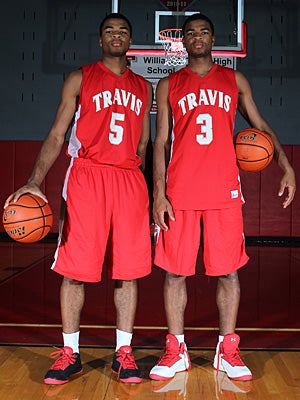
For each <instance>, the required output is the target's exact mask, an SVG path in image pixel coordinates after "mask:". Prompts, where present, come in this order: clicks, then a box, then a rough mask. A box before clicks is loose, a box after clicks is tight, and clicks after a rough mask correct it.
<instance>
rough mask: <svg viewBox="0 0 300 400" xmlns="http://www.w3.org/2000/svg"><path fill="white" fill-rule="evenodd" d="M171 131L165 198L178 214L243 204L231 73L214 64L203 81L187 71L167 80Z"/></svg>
mask: <svg viewBox="0 0 300 400" xmlns="http://www.w3.org/2000/svg"><path fill="white" fill-rule="evenodd" d="M169 79H170V81H169V102H170V105H171V108H172V112H173V118H174V123H173V124H174V129H173V143H172V158H171V161H170V164H169V167H168V171H167V176H168V180H167V195H168V198H169V199H170V201H171V203H172V205H173V207H174V208H176V209H181V210H207V209H216V208H227V207H234V206H236V205H237V204H241V202H242V200H241V189H240V181H239V174H238V168H237V165H236V157H235V151H234V146H233V140H232V133H233V128H234V118H235V113H236V108H237V100H238V90H237V85H236V81H235V76H234V71H233V70H232V69H229V68H224V67H221V66H219V65H217V64H215V65H214V66H213V67H212V69H211V70H210V71H209V72H208V74H207V75H206V76H205V77H200V76H199V75H197V74H196V73H194V72H193V71H191V70H190V69H189V68H188V67H186V68H183V69H181V70H180V71H178V72H175V73H174V74H172V75H170V78H169Z"/></svg>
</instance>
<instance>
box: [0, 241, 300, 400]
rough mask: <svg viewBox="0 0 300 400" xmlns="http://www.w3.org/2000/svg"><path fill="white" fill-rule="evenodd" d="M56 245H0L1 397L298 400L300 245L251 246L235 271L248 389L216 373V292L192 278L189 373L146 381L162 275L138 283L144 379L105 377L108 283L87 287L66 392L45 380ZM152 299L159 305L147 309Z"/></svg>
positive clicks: (55, 311) (160, 336)
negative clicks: (246, 262)
mask: <svg viewBox="0 0 300 400" xmlns="http://www.w3.org/2000/svg"><path fill="white" fill-rule="evenodd" d="M55 247H56V244H55V243H51V242H44V243H37V244H33V245H21V244H16V243H13V242H10V241H2V242H0V260H1V261H0V289H1V290H0V400H17V399H22V400H42V399H48V398H51V399H61V400H123V399H132V400H145V399H167V400H171V399H174V400H175V399H176V400H196V399H197V400H198V399H205V400H210V399H217V400H221V399H222V400H223V399H230V400H234V399H255V400H267V399H271V400H273V399H274V400H275V399H276V400H277V399H278V400H289V399H290V400H295V399H299V400H300V352H299V349H300V346H299V342H300V339H299V337H300V329H299V314H298V313H297V310H298V309H299V304H300V303H299V301H298V300H299V299H300V296H299V289H297V288H299V285H300V273H299V265H300V249H299V248H292V249H291V248H283V247H282V248H280V247H277V248H273V249H270V248H255V247H252V248H249V249H248V252H250V253H251V254H250V256H251V259H252V261H251V262H252V263H253V265H252V269H251V265H250V269H249V270H248V272H247V269H245V272H242V271H241V272H242V273H241V275H240V276H241V285H242V292H244V296H245V297H244V298H243V299H242V301H241V309H240V318H239V324H238V325H239V327H240V328H239V329H240V332H239V334H240V336H241V338H242V341H241V349H242V351H241V355H242V358H243V359H244V361H245V362H246V364H247V365H248V366H249V367H250V369H251V370H252V372H253V376H254V379H253V381H252V382H244V383H243V382H240V383H238V382H233V381H230V380H229V379H228V378H227V377H226V375H224V374H223V373H219V374H216V372H215V371H214V370H213V369H212V366H211V364H212V360H213V356H214V350H213V348H214V346H215V341H216V337H217V332H216V329H217V328H216V326H215V325H216V321H217V319H216V315H217V314H216V311H215V309H214V308H213V307H212V305H210V304H213V303H214V295H215V294H214V293H215V290H214V287H213V286H212V284H211V282H210V281H209V282H207V280H202V281H201V279H202V278H200V281H201V282H200V283H201V286H203V289H201V290H202V292H201V293H200V296H199V287H198V286H199V281H198V283H197V284H195V286H194V283H193V280H191V283H189V286H188V290H189V292H190V294H191V295H190V301H189V303H190V304H189V306H188V308H187V317H186V319H187V326H188V329H187V332H186V337H187V338H188V340H187V342H188V345H189V348H190V356H191V361H192V369H191V371H189V372H188V373H180V374H177V375H176V376H175V378H174V379H173V380H171V381H167V382H154V381H151V380H149V378H148V374H149V371H150V369H151V367H152V366H153V365H154V364H155V362H156V361H157V359H158V357H159V356H160V353H161V348H162V346H163V342H164V335H165V333H166V331H165V322H164V312H163V308H162V304H163V303H162V282H163V279H162V276H161V271H160V270H159V269H155V270H154V271H153V274H151V277H149V279H148V280H145V282H144V283H141V287H140V292H141V294H140V303H141V304H140V306H139V307H140V308H139V310H138V312H137V321H136V322H137V325H138V327H137V330H136V331H135V335H134V340H133V346H134V353H135V357H136V361H137V363H138V364H139V366H140V368H141V370H142V375H143V382H142V383H141V384H139V385H130V384H122V383H120V382H118V381H117V379H116V376H115V375H114V374H112V373H111V369H110V366H111V360H112V355H113V351H114V342H115V336H114V335H115V333H114V320H115V315H114V311H113V310H114V306H113V302H112V291H113V284H112V282H110V281H105V282H104V285H100V286H99V285H91V286H89V289H88V290H87V297H86V304H85V307H84V310H83V316H82V317H83V318H82V324H83V329H82V331H81V345H82V347H81V358H82V363H83V368H84V373H83V374H82V375H78V376H76V377H74V378H72V380H71V381H70V382H69V383H68V384H66V385H61V386H49V385H45V384H44V383H43V377H44V374H45V372H46V371H47V370H48V368H49V366H50V365H51V363H52V361H53V360H51V359H50V357H49V355H50V353H51V352H52V351H53V350H54V349H53V345H56V346H60V345H61V329H60V313H59V287H60V277H58V276H57V275H56V274H55V273H53V272H52V271H51V270H50V266H51V263H52V259H53V253H54V250H55ZM271 256H272V257H273V258H272V260H271V259H270V258H271ZM254 264H255V265H254ZM271 268H272V269H271ZM271 271H273V274H272V273H270V272H271ZM264 274H266V275H264ZM284 274H285V275H284ZM258 278H259V279H258ZM271 284H272V286H270V285H271ZM209 285H211V286H210V287H209V289H207V291H206V289H205V288H206V286H209ZM262 286H264V287H263V288H262ZM194 292H195V293H196V295H195V296H194V294H195V293H194ZM153 293H154V294H155V296H153ZM270 296H271V298H269V297H270ZM194 297H195V299H194ZM153 298H155V299H156V301H157V303H155V304H153ZM198 298H199V299H198ZM256 298H258V300H257V302H254V300H255V299H256ZM196 299H197V300H196ZM250 299H251V302H250ZM197 301H199V303H197ZM249 303H250V304H249ZM208 307H210V308H208ZM153 310H155V313H153ZM196 311H197V312H200V313H202V314H201V319H200V321H199V320H197V319H195V315H194V314H195V313H196ZM153 321H154V322H155V324H154V323H153ZM251 321H252V322H253V323H252V324H251ZM154 325H157V326H154ZM274 326H277V328H274ZM272 327H273V328H272Z"/></svg>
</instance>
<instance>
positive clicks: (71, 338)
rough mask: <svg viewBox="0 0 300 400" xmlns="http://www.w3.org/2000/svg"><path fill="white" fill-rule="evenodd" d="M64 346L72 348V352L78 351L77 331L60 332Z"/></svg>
mask: <svg viewBox="0 0 300 400" xmlns="http://www.w3.org/2000/svg"><path fill="white" fill-rule="evenodd" d="M62 335H63V340H64V346H69V347H71V349H73V353H79V331H78V332H74V333H64V332H63V333H62Z"/></svg>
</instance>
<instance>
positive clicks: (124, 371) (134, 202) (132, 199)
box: [106, 170, 151, 383]
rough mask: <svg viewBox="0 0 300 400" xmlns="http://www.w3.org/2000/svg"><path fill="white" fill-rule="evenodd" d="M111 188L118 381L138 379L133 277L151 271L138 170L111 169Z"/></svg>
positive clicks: (143, 191) (144, 199) (110, 261)
mask: <svg viewBox="0 0 300 400" xmlns="http://www.w3.org/2000/svg"><path fill="white" fill-rule="evenodd" d="M113 182H114V184H115V186H113V187H112V188H111V190H112V192H113V193H114V197H115V198H116V199H118V201H117V202H116V203H117V204H116V205H115V208H114V212H113V217H112V225H111V236H110V238H109V244H108V254H107V258H106V260H107V265H108V268H109V270H110V271H111V277H112V278H113V279H115V280H116V284H115V290H114V302H115V307H116V313H117V321H116V325H117V331H116V339H117V343H116V351H115V354H114V357H113V363H112V370H113V371H114V372H116V373H118V376H119V379H120V381H122V382H132V383H139V382H141V381H142V379H141V373H140V370H139V368H138V366H137V365H136V363H135V360H134V356H133V352H132V347H131V339H132V334H133V325H134V320H135V313H136V306H137V295H138V290H137V281H136V279H137V278H140V277H143V276H145V275H148V274H149V273H150V272H151V241H150V227H149V200H148V192H147V186H146V183H145V180H144V177H143V175H142V173H141V171H140V170H136V171H128V170H127V171H126V170H125V171H123V170H120V171H115V173H114V179H113Z"/></svg>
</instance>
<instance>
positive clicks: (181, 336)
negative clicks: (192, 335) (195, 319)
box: [174, 334, 184, 344]
mask: <svg viewBox="0 0 300 400" xmlns="http://www.w3.org/2000/svg"><path fill="white" fill-rule="evenodd" d="M174 336H175V337H176V339H177V340H178V344H180V343H184V334H183V335H174Z"/></svg>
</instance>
